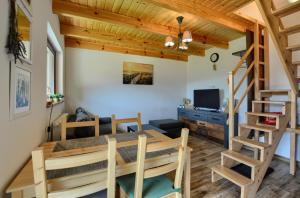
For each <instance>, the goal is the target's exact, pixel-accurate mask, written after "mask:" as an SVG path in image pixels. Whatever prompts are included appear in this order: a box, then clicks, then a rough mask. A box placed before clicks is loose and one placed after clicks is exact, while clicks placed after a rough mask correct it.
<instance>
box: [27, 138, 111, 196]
mask: <svg viewBox="0 0 300 198" xmlns="http://www.w3.org/2000/svg"><path fill="white" fill-rule="evenodd" d="M107 141H108V146H107V149H103V147H102V149H99V150H98V151H95V152H90V153H84V154H82V153H80V154H73V155H69V156H64V157H51V156H50V157H49V158H47V156H45V155H44V151H43V148H39V149H36V150H34V151H32V163H33V173H34V183H35V193H36V197H37V198H47V197H49V198H50V197H51V198H52V197H82V196H85V195H89V194H92V193H95V192H98V191H101V190H104V189H106V188H107V197H108V198H114V197H115V169H116V139H115V138H112V137H108V138H107ZM45 158H46V159H45ZM106 160H107V177H106V178H105V179H103V180H102V181H99V179H97V180H88V179H86V178H85V179H80V181H79V180H78V181H77V182H79V183H76V182H75V183H72V185H71V186H70V184H69V185H68V184H66V185H64V184H60V185H58V186H59V189H53V188H49V189H48V181H47V176H46V171H50V170H60V169H66V168H75V167H79V166H84V165H88V164H94V163H97V162H102V161H106ZM54 180H55V179H54ZM51 183H53V181H51ZM54 186H55V185H54ZM62 188H63V189H62Z"/></svg>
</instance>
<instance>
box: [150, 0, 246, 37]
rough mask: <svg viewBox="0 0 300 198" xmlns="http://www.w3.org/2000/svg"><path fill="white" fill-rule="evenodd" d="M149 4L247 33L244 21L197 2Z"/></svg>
mask: <svg viewBox="0 0 300 198" xmlns="http://www.w3.org/2000/svg"><path fill="white" fill-rule="evenodd" d="M146 1H147V2H149V3H152V4H154V5H157V6H159V7H163V8H166V9H168V10H173V11H175V12H179V13H188V14H192V15H194V16H196V17H199V18H201V19H206V20H209V21H211V22H214V23H217V24H219V25H222V26H225V27H228V28H231V29H234V30H237V31H239V32H246V30H247V26H248V25H247V24H245V23H244V22H243V21H242V20H237V19H233V18H230V17H228V16H226V15H225V14H224V13H220V12H216V11H215V10H212V9H211V8H208V7H206V6H203V5H201V4H199V3H197V1H184V0H146Z"/></svg>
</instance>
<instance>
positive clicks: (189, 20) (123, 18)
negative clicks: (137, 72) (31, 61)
mask: <svg viewBox="0 0 300 198" xmlns="http://www.w3.org/2000/svg"><path fill="white" fill-rule="evenodd" d="M251 1H252V0H53V12H54V13H55V14H57V15H58V16H59V19H60V23H61V33H62V34H64V35H65V38H66V47H78V48H86V49H94V50H105V51H114V52H121V53H128V54H136V55H145V56H153V57H161V58H168V59H176V60H182V61H187V59H188V56H189V55H198V56H204V54H205V50H206V49H209V48H211V47H219V48H225V49H226V48H228V42H229V41H231V40H234V39H236V38H239V37H241V36H243V35H244V33H245V31H246V29H247V28H248V27H252V25H251V24H252V22H251V21H248V20H247V19H245V18H242V17H240V16H238V15H236V14H234V13H233V12H234V11H236V10H237V9H238V8H240V7H242V6H244V5H246V4H247V3H249V2H251ZM179 15H182V16H184V21H183V30H190V31H191V32H192V35H193V42H192V43H191V44H190V46H189V49H188V50H187V51H185V52H180V51H177V50H176V49H174V48H173V49H168V48H165V47H164V40H165V38H166V36H167V35H172V36H174V37H175V38H177V34H178V24H177V20H176V17H177V16H179Z"/></svg>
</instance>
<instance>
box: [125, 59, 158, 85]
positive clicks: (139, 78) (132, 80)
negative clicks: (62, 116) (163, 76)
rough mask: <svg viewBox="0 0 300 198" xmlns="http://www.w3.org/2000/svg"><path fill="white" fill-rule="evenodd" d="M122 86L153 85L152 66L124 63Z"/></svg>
mask: <svg viewBox="0 0 300 198" xmlns="http://www.w3.org/2000/svg"><path fill="white" fill-rule="evenodd" d="M123 84H133V85H153V65H150V64H143V63H132V62H124V63H123Z"/></svg>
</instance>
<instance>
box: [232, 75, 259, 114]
mask: <svg viewBox="0 0 300 198" xmlns="http://www.w3.org/2000/svg"><path fill="white" fill-rule="evenodd" d="M254 82H255V81H254V79H253V80H252V81H251V83H250V84H249V85H248V87H247V89H246V91H245V92H244V94H243V95H242V97H241V99H240V100H239V102H238V103H237V105H236V106H235V108H234V113H236V112H237V110H238V109H239V108H240V105H241V104H242V102H243V100H244V98H245V97H246V95H247V94H248V92H249V91H250V89H251V88H252V87H253V85H254Z"/></svg>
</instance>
